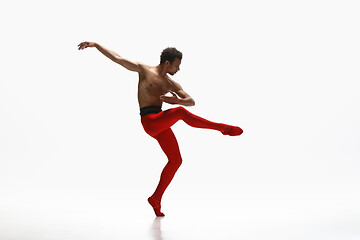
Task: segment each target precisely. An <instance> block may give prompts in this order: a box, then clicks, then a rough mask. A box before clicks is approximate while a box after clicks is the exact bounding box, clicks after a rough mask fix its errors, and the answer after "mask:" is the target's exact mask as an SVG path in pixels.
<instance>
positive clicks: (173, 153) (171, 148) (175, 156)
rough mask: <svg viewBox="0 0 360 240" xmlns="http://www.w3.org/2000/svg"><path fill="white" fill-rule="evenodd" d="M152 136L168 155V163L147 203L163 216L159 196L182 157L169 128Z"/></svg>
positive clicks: (157, 213) (157, 214)
mask: <svg viewBox="0 0 360 240" xmlns="http://www.w3.org/2000/svg"><path fill="white" fill-rule="evenodd" d="M154 138H155V139H156V140H157V141H158V142H159V144H160V146H161V148H162V150H163V151H164V153H165V154H166V156H167V157H168V163H167V164H166V166H165V167H164V169H163V171H162V173H161V177H160V181H159V184H158V186H157V188H156V190H155V192H154V194H153V195H152V196H151V197H149V199H148V201H149V203H150V204H151V206H152V207H153V208H154V211H155V214H156V216H158V217H160V216H165V215H164V214H163V213H162V212H161V198H162V196H163V194H164V192H165V190H166V188H167V187H168V185H169V184H170V182H171V180H172V179H173V177H174V175H175V173H176V171H177V170H178V168H179V167H180V165H181V163H182V159H181V155H180V150H179V145H178V143H177V140H176V137H175V135H174V133H173V131H172V130H171V129H170V128H169V129H167V130H164V131H163V132H161V133H160V134H159V135H157V136H155V137H154Z"/></svg>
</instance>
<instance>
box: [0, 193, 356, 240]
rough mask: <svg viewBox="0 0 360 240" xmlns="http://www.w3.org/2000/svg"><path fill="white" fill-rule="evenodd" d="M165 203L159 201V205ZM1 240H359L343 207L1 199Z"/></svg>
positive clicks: (352, 207)
mask: <svg viewBox="0 0 360 240" xmlns="http://www.w3.org/2000/svg"><path fill="white" fill-rule="evenodd" d="M164 201H165V200H164ZM0 203H1V205H0V239H1V240H82V239H84V240H85V239H86V240H93V239H94V240H95V239H106V240H112V239H114V240H115V239H117V240H118V239H141V240H146V239H150V240H176V239H206V240H208V239H241V240H242V239H244V240H262V239H276V240H280V239H284V240H285V239H286V240H289V239H291V240H298V239H304V240H312V239H314V240H323V239H324V240H335V239H336V240H358V239H360V207H359V206H357V204H356V202H351V201H344V200H314V199H313V200H279V199H272V200H269V199H267V200H266V199H263V200H251V199H247V200H246V199H242V200H241V199H240V200H224V199H222V200H210V201H204V200H196V201H191V202H190V200H181V201H180V200H174V199H169V198H166V203H163V210H164V212H165V214H166V216H165V217H164V218H155V216H154V214H153V212H152V209H151V208H150V206H149V205H148V204H147V202H146V199H144V200H142V201H140V200H126V201H125V200H119V199H118V196H115V197H114V198H113V199H110V198H109V199H104V198H102V199H99V198H98V199H96V198H82V199H81V198H73V199H71V198H62V199H61V198H57V199H56V198H49V197H48V198H46V197H44V198H32V199H30V198H27V199H22V198H17V199H10V198H8V199H6V198H5V199H4V198H3V199H2V200H1V202H0Z"/></svg>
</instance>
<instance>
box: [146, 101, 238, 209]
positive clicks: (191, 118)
mask: <svg viewBox="0 0 360 240" xmlns="http://www.w3.org/2000/svg"><path fill="white" fill-rule="evenodd" d="M179 120H183V121H184V122H185V123H186V124H188V125H190V126H192V127H196V128H207V129H213V130H218V131H220V132H222V134H224V135H231V136H236V135H240V134H241V133H242V132H243V131H242V129H241V128H239V127H234V126H230V125H226V124H222V123H214V122H210V121H208V120H206V119H204V118H201V117H199V116H196V115H194V114H192V113H190V112H189V111H187V110H186V109H185V108H183V107H176V108H172V109H169V110H166V111H162V112H160V113H156V114H155V113H153V114H148V115H145V116H143V117H141V123H142V125H143V127H144V130H145V132H146V133H147V134H149V135H150V136H152V137H153V138H155V139H156V140H157V141H158V142H159V144H160V147H161V148H162V150H163V151H164V153H165V154H166V156H167V158H168V163H167V164H166V166H165V167H164V169H163V171H162V173H161V176H160V182H159V184H158V186H157V188H156V190H155V192H154V194H153V195H152V196H151V197H149V199H148V201H149V203H150V204H151V206H152V207H153V208H154V211H155V214H156V216H164V214H163V213H162V212H161V198H162V196H163V194H164V192H165V190H166V188H167V187H168V185H169V184H170V182H171V180H172V179H173V177H174V175H175V173H176V171H177V170H178V168H179V167H180V165H181V163H182V159H181V155H180V150H179V145H178V143H177V140H176V137H175V135H174V133H173V131H172V130H171V128H170V127H171V126H172V125H174V124H175V123H176V122H177V121H179Z"/></svg>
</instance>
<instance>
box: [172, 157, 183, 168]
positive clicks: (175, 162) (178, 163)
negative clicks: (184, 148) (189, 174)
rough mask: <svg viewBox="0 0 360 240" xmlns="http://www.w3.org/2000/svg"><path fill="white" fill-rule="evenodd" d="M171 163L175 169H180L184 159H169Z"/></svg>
mask: <svg viewBox="0 0 360 240" xmlns="http://www.w3.org/2000/svg"><path fill="white" fill-rule="evenodd" d="M169 162H170V164H171V165H172V166H173V167H174V168H176V169H178V168H179V167H180V166H181V164H182V159H181V157H173V158H171V159H169Z"/></svg>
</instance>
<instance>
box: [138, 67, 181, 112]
mask: <svg viewBox="0 0 360 240" xmlns="http://www.w3.org/2000/svg"><path fill="white" fill-rule="evenodd" d="M142 68H143V72H142V73H141V74H139V84H138V101H139V106H140V108H142V107H146V106H162V104H163V101H162V100H161V99H160V96H161V95H165V94H166V93H168V92H169V91H170V90H172V91H175V90H176V84H175V83H174V81H173V80H171V79H170V78H169V77H168V76H167V75H165V76H161V75H159V74H158V73H157V71H156V67H153V66H148V65H143V64H142Z"/></svg>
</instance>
